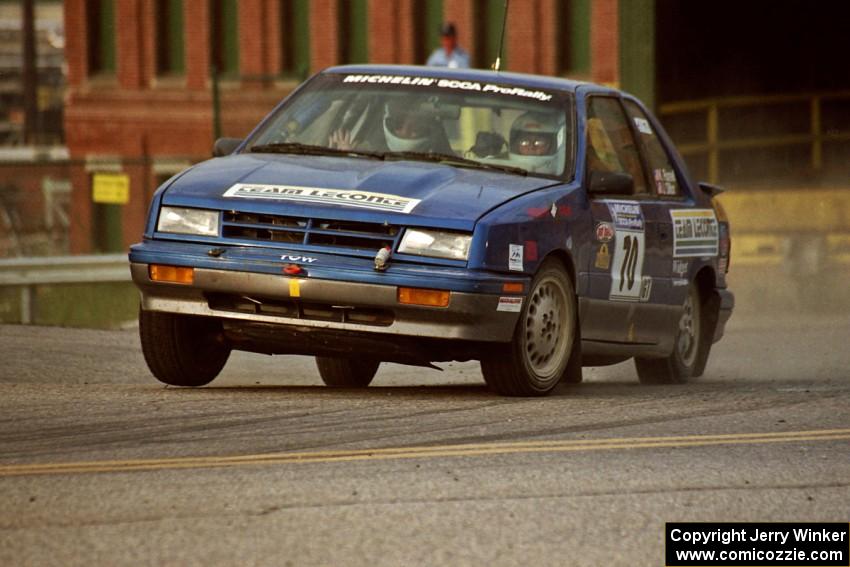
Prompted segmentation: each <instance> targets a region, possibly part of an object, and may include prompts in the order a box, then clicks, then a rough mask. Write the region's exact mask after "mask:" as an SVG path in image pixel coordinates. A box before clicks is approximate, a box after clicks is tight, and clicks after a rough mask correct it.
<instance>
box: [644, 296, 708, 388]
mask: <svg viewBox="0 0 850 567" xmlns="http://www.w3.org/2000/svg"><path fill="white" fill-rule="evenodd" d="M703 306H704V302H703V301H702V298H701V297H700V293H699V289H698V288H697V286H696V285H695V284H691V287H690V289H689V290H688V297H687V299H686V300H685V305H684V309H683V311H682V317H681V319H680V320H679V328H678V330H677V333H676V341H675V345H674V347H673V352H672V353H670V356H668V357H666V358H635V368H636V369H637V373H638V378H639V379H640V381H641V383H643V384H684V383H685V382H687V381H688V380H690V379H691V378H693V377H695V376H696V375H697V367H698V366H700V361H701V360H702V359H703V358H704V357H703V356H702V353H701V351H702V350H703V349H704V348H706V347H705V344H704V343H705V341H704V337H703V334H704V333H705V330H706V329H705V325H704V321H703V319H704V313H703ZM703 366H704V364H703Z"/></svg>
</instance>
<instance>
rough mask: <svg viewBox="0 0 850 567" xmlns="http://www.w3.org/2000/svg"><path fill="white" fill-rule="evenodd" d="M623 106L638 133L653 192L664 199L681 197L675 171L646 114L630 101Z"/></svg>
mask: <svg viewBox="0 0 850 567" xmlns="http://www.w3.org/2000/svg"><path fill="white" fill-rule="evenodd" d="M625 106H626V112H627V113H628V115H629V119H631V120H632V122H634V125H635V130H637V131H638V132H639V137H640V143H641V147H642V148H643V153H644V155H645V156H646V161H647V165H648V166H649V169H650V176H649V178H650V179H651V180H652V183H653V185H654V186H655V192H656V193H657V194H658V195H660V196H664V197H675V196H677V195H681V191H680V189H679V182H678V180H677V179H676V171H675V170H674V169H673V164H672V163H671V162H670V157H669V156H668V155H667V152H666V151H665V150H664V146H663V145H662V144H661V140H659V139H658V136H657V135H656V133H655V130H654V129H653V127H652V124H651V123H650V121H649V120H648V119H647V117H646V114H644V113H643V111H642V110H641V109H640V107H639V106H638V105H637V104H635V103H634V102H632V101H630V100H627V101H625Z"/></svg>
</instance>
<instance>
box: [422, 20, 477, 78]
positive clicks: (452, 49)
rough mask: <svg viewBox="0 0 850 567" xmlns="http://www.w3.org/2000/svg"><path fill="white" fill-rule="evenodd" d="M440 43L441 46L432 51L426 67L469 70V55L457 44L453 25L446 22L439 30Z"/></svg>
mask: <svg viewBox="0 0 850 567" xmlns="http://www.w3.org/2000/svg"><path fill="white" fill-rule="evenodd" d="M440 42H441V43H442V44H443V46H442V47H439V48H437V49H435V50H434V52H433V53H432V54H431V56H430V57H429V58H428V62H427V63H426V65H428V66H431V67H449V68H451V69H468V68H469V53H467V52H466V50H464V49H463V48H462V47H460V46H459V45H458V44H457V29H455V25H454V24H453V23H450V22H447V23H445V24H443V27H442V28H440Z"/></svg>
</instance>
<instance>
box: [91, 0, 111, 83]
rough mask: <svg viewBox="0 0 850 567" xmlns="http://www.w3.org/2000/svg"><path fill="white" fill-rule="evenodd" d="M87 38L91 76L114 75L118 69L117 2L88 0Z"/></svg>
mask: <svg viewBox="0 0 850 567" xmlns="http://www.w3.org/2000/svg"><path fill="white" fill-rule="evenodd" d="M86 22H87V24H88V26H87V27H88V37H87V38H86V39H87V41H86V48H87V58H88V72H89V75H114V74H115V68H116V65H115V63H116V49H115V0H87V2H86Z"/></svg>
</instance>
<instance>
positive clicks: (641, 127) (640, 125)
mask: <svg viewBox="0 0 850 567" xmlns="http://www.w3.org/2000/svg"><path fill="white" fill-rule="evenodd" d="M635 126H637V129H638V132H640V133H641V134H649V135H652V127H651V126H650V125H649V120H647V119H646V118H635Z"/></svg>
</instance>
